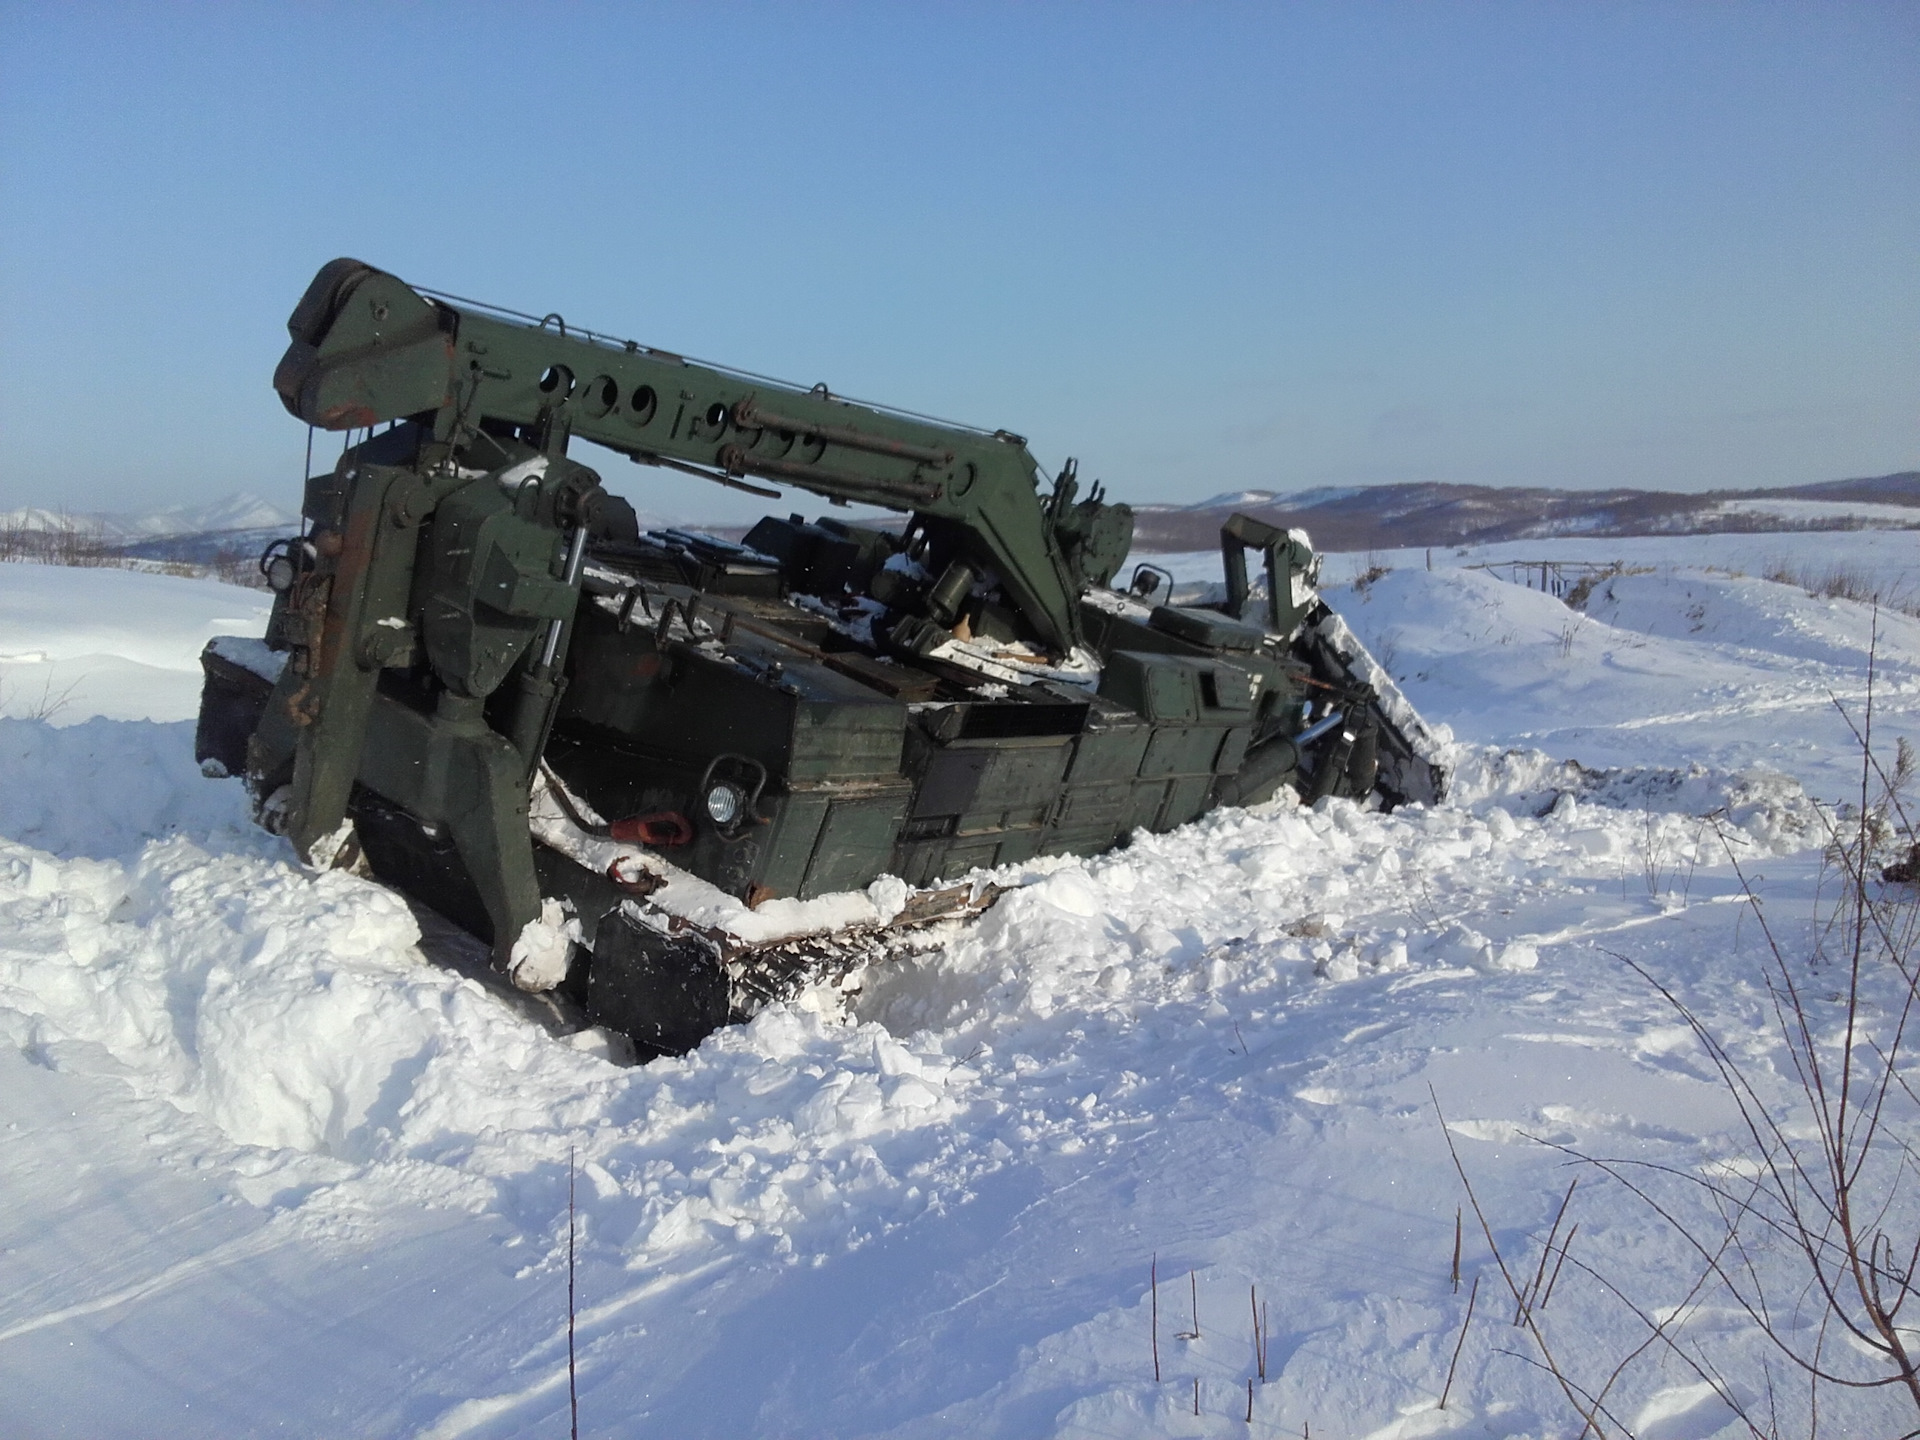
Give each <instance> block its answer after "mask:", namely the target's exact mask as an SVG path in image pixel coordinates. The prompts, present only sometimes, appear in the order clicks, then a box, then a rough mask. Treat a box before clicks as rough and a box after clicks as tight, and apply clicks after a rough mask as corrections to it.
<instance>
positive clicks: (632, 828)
mask: <svg viewBox="0 0 1920 1440" xmlns="http://www.w3.org/2000/svg"><path fill="white" fill-rule="evenodd" d="M607 834H608V835H609V836H611V837H612V838H613V839H615V840H618V841H619V842H620V843H621V844H622V845H651V846H653V847H654V848H655V849H666V848H668V847H669V846H673V845H685V844H686V843H687V842H688V841H690V840H692V839H693V826H691V825H689V824H688V823H687V817H686V816H684V815H682V814H681V813H680V812H679V811H678V810H656V811H654V813H653V814H651V815H636V816H634V817H633V818H632V819H631V820H616V821H614V822H613V824H611V825H610V826H608V827H607Z"/></svg>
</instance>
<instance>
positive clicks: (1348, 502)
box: [0, 470, 1920, 564]
mask: <svg viewBox="0 0 1920 1440" xmlns="http://www.w3.org/2000/svg"><path fill="white" fill-rule="evenodd" d="M1235 512H1244V513H1246V514H1249V515H1253V516H1255V517H1257V518H1259V519H1261V520H1266V521H1269V522H1271V523H1273V524H1277V525H1284V526H1288V527H1295V526H1297V527H1299V528H1301V529H1304V530H1306V531H1307V532H1308V533H1309V534H1310V535H1311V536H1312V537H1313V541H1314V545H1315V547H1316V548H1318V549H1320V550H1345V551H1354V550H1393V549H1400V548H1412V547H1419V546H1425V545H1484V544H1491V543H1493V542H1495V541H1500V540H1528V539H1535V538H1543V537H1546V536H1552V535H1593V536H1596V537H1597V536H1615V535H1694V534H1710V533H1715V532H1733V533H1754V532H1765V531H1770V530H1869V529H1898V530H1913V529H1920V470H1903V471H1901V472H1900V473H1898V474H1895V475H1880V476H1875V477H1872V478H1868V479H1860V480H1829V481H1825V482H1823V483H1820V484H1815V485H1796V486H1792V487H1790V488H1787V489H1782V490H1713V491H1706V492H1702V493H1698V494H1680V493H1677V492H1674V491H1667V490H1547V489H1502V488H1496V487H1494V486H1491V485H1431V484H1412V485H1364V486H1344V487H1328V486H1322V487H1319V488H1316V489H1310V490H1294V491H1288V492H1278V491H1272V490H1235V491H1230V492H1228V493H1227V494H1224V495H1215V496H1213V497H1211V498H1210V499H1206V500H1202V501H1200V502H1199V503H1198V504H1194V505H1136V506H1135V507H1134V549H1135V550H1138V551H1145V552H1149V553H1153V552H1167V551H1178V550H1204V549H1210V548H1212V547H1213V546H1215V545H1217V544H1218V543H1219V540H1220V526H1221V524H1222V523H1223V522H1224V521H1225V520H1226V519H1227V517H1228V516H1229V515H1232V514H1234V513H1235ZM641 523H642V524H643V525H648V526H651V525H657V524H660V523H663V522H660V521H658V520H657V519H655V518H654V517H652V516H642V517H641ZM299 525H300V517H299V516H298V515H296V514H294V513H293V512H292V511H290V510H288V509H286V508H284V507H282V506H279V505H274V504H271V503H270V502H268V501H265V500H262V499H260V497H259V496H257V495H244V494H243V495H229V496H227V497H226V498H225V499H222V500H215V501H212V502H210V503H208V504H205V505H175V506H172V507H171V508H169V509H165V510H154V511H148V512H145V513H142V514H124V513H111V512H99V513H86V514H74V513H69V512H61V511H53V510H46V509H24V510H13V511H0V532H9V531H10V532H13V533H15V534H19V533H21V532H28V533H32V532H76V531H77V532H80V533H82V534H84V535H85V536H86V537H87V538H88V540H90V541H91V542H92V543H93V544H95V545H96V546H98V547H99V548H100V549H102V550H106V551H110V552H113V553H116V554H120V555H125V556H129V557H133V558H139V559H147V560H173V561H187V562H193V563H200V564H205V563H210V562H214V561H217V560H220V559H222V558H223V557H226V558H230V557H233V556H235V555H237V554H240V553H242V552H244V553H246V554H253V553H257V552H258V551H259V550H260V548H261V547H262V546H264V545H265V544H266V543H267V542H268V541H270V540H272V539H274V538H276V537H278V536H281V535H286V534H289V533H291V532H293V531H295V530H297V529H298V528H299ZM691 528H700V529H707V530H710V531H712V532H714V533H716V534H722V535H727V536H729V537H733V538H737V537H738V536H739V535H742V534H744V533H745V530H746V527H744V526H740V525H711V526H697V527H691Z"/></svg>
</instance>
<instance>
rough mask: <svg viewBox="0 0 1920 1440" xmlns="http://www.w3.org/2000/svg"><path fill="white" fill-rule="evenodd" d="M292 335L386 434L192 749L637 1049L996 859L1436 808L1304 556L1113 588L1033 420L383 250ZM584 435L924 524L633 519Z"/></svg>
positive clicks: (217, 688)
mask: <svg viewBox="0 0 1920 1440" xmlns="http://www.w3.org/2000/svg"><path fill="white" fill-rule="evenodd" d="M288 328H289V330H290V331H291V333H292V343H291V344H290V345H289V347H288V349H287V353H286V355H285V357H284V358H283V359H282V361H281V362H280V366H279V368H278V370H277V371H276V373H275V376H274V386H275V389H276V390H278V392H279V394H280V397H281V399H282V401H283V402H284V403H285V405H286V407H287V409H288V410H289V411H290V412H291V413H292V414H293V415H294V416H296V417H297V418H299V419H301V420H303V421H305V422H306V423H307V424H309V425H312V426H317V427H320V428H322V429H327V430H333V431H345V432H348V434H347V438H348V440H349V441H353V442H355V443H350V444H348V446H347V447H346V449H345V450H344V452H343V453H342V456H341V458H340V461H339V463H338V465H336V466H335V468H334V469H333V471H332V472H331V473H327V474H321V475H316V476H313V477H312V478H310V479H309V480H308V481H307V486H306V495H305V499H304V505H303V515H304V525H303V531H302V533H301V534H300V535H298V536H290V537H288V538H287V539H286V540H283V541H280V542H277V543H276V544H275V545H274V546H272V547H270V549H269V550H268V552H267V553H266V554H265V555H264V556H263V557H262V560H261V565H262V569H263V571H264V573H265V574H266V576H267V578H268V581H269V583H270V584H271V586H272V587H273V589H274V590H275V592H276V599H275V604H274V610H273V615H272V620H271V623H270V627H269V630H268V634H267V636H266V638H265V640H264V641H258V640H248V639H237V638H222V639H218V640H215V641H214V642H212V643H211V644H210V645H209V646H208V648H207V651H206V654H205V656H204V657H203V664H204V668H205V671H206V688H205V692H204V697H203V701H202V707H201V716H200V726H199V736H198V749H199V757H200V759H201V761H202V763H203V765H204V766H205V767H206V768H207V769H208V771H209V773H213V774H219V773H233V774H244V776H245V777H246V780H247V783H248V785H249V787H250V789H251V791H252V794H253V796H254V798H255V802H256V806H257V813H258V815H259V818H260V820H261V823H262V824H264V825H266V826H268V827H269V828H271V829H274V830H276V831H278V832H280V833H284V834H285V835H286V836H287V837H288V839H289V840H290V841H291V842H292V844H293V845H294V847H295V849H296V850H297V851H298V852H299V854H300V855H301V857H302V858H303V859H304V860H306V861H307V862H309V863H311V864H313V865H316V866H320V867H326V866H334V865H348V866H360V867H365V868H368V869H370V870H371V873H372V874H374V875H375V876H377V877H379V878H380V879H382V880H384V881H386V882H387V883H390V884H392V885H395V886H397V887H398V888H400V889H402V890H403V891H405V892H407V893H409V894H410V895H412V896H414V897H415V898H416V899H417V900H419V901H421V902H424V903H425V904H427V905H429V906H431V907H432V908H433V909H435V910H437V911H439V912H440V913H441V914H443V915H444V916H446V917H448V918H450V919H451V920H453V921H454V922H456V923H457V924H459V925H460V926H462V927H464V928H465V929H467V930H469V931H471V932H472V933H473V934H475V935H476V936H478V937H480V938H481V939H482V940H484V941H486V942H488V943H490V944H491V946H492V947H493V955H494V964H495V966H496V967H497V968H498V969H499V970H500V971H501V972H502V973H503V974H505V975H506V976H507V977H508V978H510V979H511V980H512V981H513V982H514V983H515V984H517V985H519V986H521V987H522V988H524V989H528V990H535V991H539V990H553V989H557V990H559V991H560V992H561V993H563V994H566V995H569V996H571V997H572V998H573V999H574V1001H575V1002H577V1004H578V1005H579V1006H581V1007H583V1008H584V1011H585V1013H586V1014H587V1016H588V1017H589V1018H590V1019H591V1020H592V1021H593V1022H595V1023H598V1024H601V1025H604V1026H606V1027H607V1028H609V1029H613V1030H618V1031H621V1032H624V1033H626V1034H628V1035H630V1036H631V1037H632V1038H633V1039H634V1041H635V1043H636V1046H637V1047H638V1048H639V1050H640V1051H641V1052H642V1053H646V1054H650V1053H662V1052H672V1051H679V1050H684V1049H687V1048H689V1047H691V1046H692V1045H695V1044H697V1043H698V1042H699V1040H700V1039H701V1037H703V1036H704V1035H706V1034H708V1033H709V1032H711V1031H712V1030H713V1029H714V1028H715V1027H717V1026H719V1025H723V1024H726V1023H728V1022H729V1021H730V1020H734V1019H738V1018H741V1017H743V1016H745V1015H749V1014H751V1013H752V1012H753V1011H754V1010H755V1009H756V1008H757V1007H758V1006H759V1005H761V1004H764V1003H765V1002H766V1001H767V1000H769V999H771V998H774V997H779V996H783V995H788V994H791V993H793V992H794V991H795V990H796V989H797V988H798V987H800V986H802V985H805V984H808V983H813V982H816V981H818V980H820V979H823V978H834V977H838V976H843V975H847V974H850V973H852V972H855V971H856V970H857V968H858V967H859V966H861V965H863V964H865V963H868V962H869V961H871V960H874V959H876V958H880V957H883V956H885V955H887V954H890V953H893V952H895V951H897V950H899V949H900V948H903V947H908V948H910V947H911V946H912V945H914V944H922V945H924V944H929V943H938V939H939V937H940V935H941V934H942V931H941V928H940V926H941V924H942V923H943V922H946V923H949V924H950V923H951V922H953V921H955V920H957V919H963V918H964V917H966V916H967V915H969V914H972V913H974V912H976V911H977V910H978V909H980V908H981V907H983V906H984V905H985V904H988V903H990V902H991V900H992V898H993V896H994V894H995V893H996V891H995V889H994V887H993V886H992V885H990V884H988V883H986V882H985V881H983V880H980V879H979V878H978V877H977V872H978V871H982V870H990V869H993V868H995V867H999V866H1006V865H1010V864H1016V863H1019V862H1023V861H1028V860H1031V859H1033V858H1034V857H1036V856H1044V855H1063V854H1091V853H1094V852H1097V851H1101V850H1105V849H1107V848H1109V847H1111V846H1114V845H1117V844H1122V843H1124V842H1125V840H1126V839H1127V837H1128V836H1129V835H1131V834H1132V833H1133V832H1134V831H1135V830H1137V829H1141V828H1145V829H1148V830H1167V829H1171V828H1172V827H1174V826H1177V825H1181V824H1184V823H1186V822H1187V821H1190V820H1192V819H1194V818H1195V817H1197V816H1199V815H1201V814H1203V813H1204V812H1205V811H1207V810H1208V809H1210V808H1212V807H1214V806H1218V805H1223V804H1248V803H1253V802H1256V801H1260V800H1264V799H1267V798H1269V797H1271V796H1272V795H1274V794H1275V793H1276V792H1277V791H1278V790H1279V789H1280V788H1281V787H1283V786H1292V787H1293V788H1294V789H1296V790H1297V791H1299V792H1300V794H1301V795H1302V796H1303V797H1305V798H1307V799H1309V800H1312V799H1317V798H1319V797H1322V796H1327V795H1342V796H1353V797H1361V796H1365V795H1367V794H1368V793H1369V792H1372V791H1376V790H1377V791H1378V792H1379V793H1380V795H1381V797H1382V799H1383V800H1384V802H1385V803H1388V804H1397V803H1402V802H1408V801H1418V802H1431V801H1433V800H1435V799H1437V798H1438V794H1439V789H1440V785H1441V783H1442V777H1441V775H1440V772H1439V771H1438V770H1437V769H1436V768H1435V767H1434V766H1433V765H1432V764H1431V763H1430V761H1429V759H1428V758H1427V757H1428V755H1429V754H1430V753H1431V745H1430V743H1429V742H1428V740H1427V738H1426V736H1425V732H1424V730H1423V728H1422V727H1421V726H1420V723H1419V721H1418V719H1417V717H1415V716H1414V715H1413V714H1412V712H1411V711H1410V710H1409V709H1407V708H1406V706H1405V704H1404V701H1402V700H1400V698H1399V696H1398V694H1397V692H1394V691H1393V690H1392V687H1391V682H1390V681H1388V680H1386V678H1385V677H1384V676H1383V675H1382V674H1381V673H1380V672H1379V671H1378V670H1377V668H1376V667H1374V666H1373V664H1372V662H1371V661H1370V660H1369V659H1368V658H1367V657H1366V656H1365V654H1364V652H1363V651H1362V650H1361V649H1360V648H1359V646H1358V644H1357V643H1356V642H1355V641H1354V640H1353V638H1352V636H1351V634H1350V633H1349V632H1348V631H1347V630H1346V627H1345V626H1344V625H1342V624H1341V622H1340V621H1339V619H1338V617H1336V616H1334V615H1332V614H1331V612H1329V611H1328V610H1327V608H1326V607H1325V605H1324V604H1322V603H1321V601H1320V600H1319V598H1318V596H1317V595H1316V594H1315V592H1314V589H1313V582H1314V578H1315V574H1316V571H1317V561H1316V559H1315V557H1314V556H1313V554H1312V552H1311V550H1310V549H1309V547H1308V545H1307V542H1306V537H1305V536H1304V535H1301V534H1299V533H1298V532H1294V533H1288V532H1284V531H1279V530H1276V529H1274V528H1272V527H1270V526H1267V525H1264V524H1261V523H1260V522H1258V521H1255V520H1252V519H1249V518H1247V517H1244V516H1241V517H1235V519H1234V520H1233V521H1232V522H1230V523H1229V524H1228V525H1227V527H1226V529H1225V533H1224V534H1223V537H1222V541H1223V554H1224V559H1225V586H1224V599H1223V600H1220V601H1218V602H1217V603H1215V604H1214V605H1212V606H1211V607H1202V606H1194V605H1189V606H1183V605H1176V604H1173V603H1171V600H1172V595H1171V582H1170V579H1169V578H1168V577H1166V576H1164V574H1163V573H1161V572H1156V571H1155V570H1154V568H1153V567H1152V566H1142V567H1140V568H1139V569H1138V570H1137V571H1136V573H1135V576H1134V579H1133V582H1132V584H1131V585H1130V586H1129V587H1128V588H1126V589H1125V590H1116V589H1113V588H1110V585H1111V582H1112V581H1113V579H1114V576H1115V574H1116V572H1117V571H1118V569H1119V568H1120V567H1121V565H1122V564H1123V562H1124V560H1125V558H1126V555H1127V552H1128V548H1129V545H1130V542H1131V538H1132V531H1133V520H1132V515H1131V512H1130V511H1129V510H1128V509H1127V508H1126V507H1125V506H1122V505H1113V504H1107V503H1105V502H1104V501H1103V500H1102V498H1101V495H1100V491H1099V487H1098V486H1095V487H1093V490H1092V493H1090V494H1089V495H1088V496H1086V498H1080V495H1079V486H1078V482H1077V480H1076V477H1075V467H1074V464H1073V462H1071V461H1069V462H1068V464H1067V467H1066V469H1065V470H1064V471H1063V472H1062V473H1061V474H1060V475H1059V476H1058V477H1057V478H1055V479H1054V480H1053V482H1052V485H1051V487H1050V489H1049V491H1048V492H1047V493H1045V494H1043V493H1042V492H1041V489H1040V482H1041V475H1040V472H1039V469H1038V467H1037V465H1036V463H1035V461H1034V459H1033V457H1032V455H1031V454H1030V453H1029V452H1028V450H1027V448H1026V443H1025V441H1024V440H1023V439H1022V438H1021V437H1020V436H1017V435H1013V434H1010V433H1008V432H1006V431H981V430H974V429H969V428H966V427H964V426H958V425H952V424H948V423H945V422H937V421H931V420H927V419H924V418H922V417H919V416H914V415H910V414H905V413H902V412H898V411H893V410H888V409H884V408H881V407H876V406H871V405H864V404H856V403H852V402H849V401H847V400H844V399H842V398H841V397H839V396H836V395H833V394H831V393H829V392H828V391H827V389H826V388H825V387H824V386H816V387H814V388H813V389H811V390H807V389H803V388H798V387H794V386H789V385H784V384H781V383H779V382H775V381H771V380H767V379H764V378H762V377H759V376H754V375H749V374H745V373H742V372H738V371H732V370H728V369H724V368H721V367H717V366H711V365H705V364H697V363H693V362H691V361H688V360H686V359H684V358H683V357H681V356H679V355H675V354H671V353H669V352H666V351H662V350H658V349H653V348H650V347H647V346H644V345H640V344H637V343H635V342H633V341H621V340H614V339H610V338H608V337H605V336H602V335H597V334H594V333H592V332H589V331H583V330H579V329H577V328H573V327H569V326H567V325H566V324H565V322H564V321H562V320H561V319H560V317H558V316H554V315H549V316H547V317H545V318H544V319H535V318H534V317H531V316H519V315H514V314H512V313H509V312H504V311H497V310H493V309H491V308H489V307H485V306H479V305H475V304H473V303H471V302H467V301H459V300H455V299H453V298H452V297H444V296H438V295H435V294H433V293H430V292H426V291H422V290H418V289H415V288H413V287H410V286H408V285H406V284H404V283H402V282H401V281H399V280H397V279H395V278H394V277H393V276H391V275H388V274H385V273H383V272H381V271H378V270H375V269H373V268H371V267H369V266H366V265H363V264H360V263H358V262H356V261H352V260H336V261H334V262H333V263H331V264H329V265H327V266H326V267H324V268H323V269H322V270H321V271H320V273H319V274H318V275H317V276H316V277H315V279H314V281H313V284H312V285H311V286H310V287H309V288H308V290H307V293H306V294H305V296H303V297H302V299H301V301H300V303H299V305H298V306H297V307H296V308H295V310H294V312H293V316H292V318H291V320H290V321H289V322H288ZM362 431H364V432H365V433H364V434H358V435H356V432H362ZM575 439H584V440H590V441H592V442H594V443H596V444H598V445H600V446H603V447H605V448H607V449H609V450H613V451H616V452H619V453H621V454H624V455H626V456H628V457H630V458H631V459H632V460H635V461H638V462H641V463H644V464H650V465H663V466H669V467H672V468H675V469H679V470H684V471H690V472H692V473H695V474H698V475H702V476H705V477H707V478H710V479H712V480H715V481H717V482H719V483H721V484H724V485H730V486H734V487H737V488H742V489H747V490H751V491H754V492H756V493H761V494H765V495H768V496H769V497H777V496H778V495H779V493H780V492H779V491H777V490H772V489H767V488H766V482H773V483H774V484H783V485H789V486H793V487H796V488H798V489H801V490H805V491H808V492H810V493H812V494H814V495H818V496H823V497H825V498H826V499H827V500H829V501H830V502H833V503H835V504H846V503H849V502H861V503H864V504H868V505H873V506H879V507H884V508H887V509H889V510H893V511H896V512H900V513H901V514H903V515H904V516H905V521H904V524H903V525H901V526H900V527H899V528H881V527H877V526H860V525H854V524H847V523H843V522H841V521H838V520H836V519H831V518H821V519H816V520H812V521H809V520H807V519H805V518H803V517H802V516H800V515H797V514H795V515H790V516H787V517H785V518H777V517H769V518H768V519H766V520H763V521H762V522H761V523H760V524H759V525H757V526H755V527H754V528H753V529H752V530H751V531H750V532H749V533H748V534H747V535H746V536H745V538H744V540H742V541H739V542H730V541H727V540H722V539H718V538H715V537H713V536H710V535H703V534H696V533H689V532H684V531H679V530H662V531H652V532H648V533H645V534H643V533H641V532H640V530H639V527H638V524H637V521H636V518H635V514H634V511H633V509H632V507H631V506H629V505H628V504H627V503H626V502H625V501H623V500H621V499H619V498H618V497H616V496H614V495H613V494H611V493H609V491H608V490H607V489H606V488H605V487H604V486H603V484H602V482H601V479H600V477H599V475H597V474H596V473H595V472H594V471H593V470H592V469H589V468H588V467H587V466H586V465H584V464H582V463H580V461H579V460H577V459H575V458H572V457H571V456H570V455H569V446H570V442H571V441H573V440H575ZM1248 550H1252V551H1254V552H1255V554H1256V556H1257V557H1258V559H1259V561H1260V562H1261V568H1262V569H1263V570H1264V577H1263V578H1264V594H1262V593H1261V586H1260V585H1259V583H1258V581H1259V579H1260V578H1262V577H1259V576H1255V577H1253V578H1250V577H1249V572H1248V566H1247V562H1246V552H1247V551H1248Z"/></svg>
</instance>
